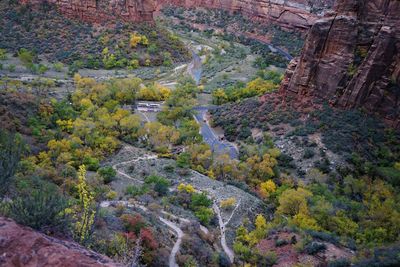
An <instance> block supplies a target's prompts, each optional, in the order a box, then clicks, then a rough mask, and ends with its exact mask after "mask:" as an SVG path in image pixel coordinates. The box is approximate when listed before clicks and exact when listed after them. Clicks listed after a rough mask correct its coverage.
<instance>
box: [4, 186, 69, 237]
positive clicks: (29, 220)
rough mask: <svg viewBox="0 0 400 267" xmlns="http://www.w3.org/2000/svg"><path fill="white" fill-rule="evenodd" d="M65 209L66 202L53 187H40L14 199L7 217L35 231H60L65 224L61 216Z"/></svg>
mask: <svg viewBox="0 0 400 267" xmlns="http://www.w3.org/2000/svg"><path fill="white" fill-rule="evenodd" d="M66 207H67V201H66V200H65V198H64V197H62V196H61V195H60V194H59V193H58V192H57V188H55V186H41V187H40V188H39V189H36V190H33V191H31V192H29V193H27V194H25V195H22V196H21V197H19V198H17V199H15V200H14V201H13V202H12V203H11V204H10V207H9V212H10V214H9V215H10V217H11V218H13V219H14V220H15V221H17V222H18V223H20V224H23V225H27V226H30V227H32V228H34V229H36V230H45V229H62V228H65V227H66V223H67V220H66V217H65V215H64V214H63V212H64V210H65V208H66Z"/></svg>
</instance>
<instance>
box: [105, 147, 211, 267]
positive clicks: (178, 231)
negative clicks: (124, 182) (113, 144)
mask: <svg viewBox="0 0 400 267" xmlns="http://www.w3.org/2000/svg"><path fill="white" fill-rule="evenodd" d="M127 148H128V149H129V147H127ZM156 158H157V156H156V155H145V156H142V157H137V158H135V159H133V160H128V161H124V162H119V163H116V164H114V165H113V166H112V167H113V169H114V170H115V171H116V172H117V173H118V174H119V175H122V176H123V177H125V178H128V179H130V180H134V181H136V182H139V183H141V184H143V183H144V182H143V181H141V180H139V179H136V178H133V177H132V176H130V175H128V174H126V173H124V172H123V171H120V170H118V166H121V165H125V164H130V163H134V162H138V161H140V160H149V159H156ZM111 204H122V205H124V206H127V207H130V208H133V207H137V208H140V209H141V210H143V211H147V210H148V209H147V208H146V207H145V206H142V205H140V204H138V203H135V204H132V203H130V202H128V201H103V202H101V203H100V206H101V207H103V208H105V207H108V206H110V205H111ZM161 213H162V214H165V215H168V216H171V217H173V218H177V219H179V220H181V221H184V222H190V221H189V220H187V219H185V218H179V217H177V216H175V215H173V214H170V213H168V212H166V211H161ZM158 219H159V220H160V221H161V222H163V223H164V224H165V225H167V226H168V227H169V228H171V229H172V230H173V231H174V232H175V233H176V234H177V237H178V238H177V240H176V242H175V244H174V246H173V248H172V250H171V253H170V255H169V267H178V264H177V263H176V254H177V253H178V251H179V250H180V248H181V243H182V237H183V236H184V233H183V231H182V229H181V228H179V226H177V225H176V224H175V223H173V222H171V221H169V220H167V219H164V218H163V217H161V216H159V217H158ZM204 228H205V227H204ZM206 229H207V228H206ZM203 231H204V230H203Z"/></svg>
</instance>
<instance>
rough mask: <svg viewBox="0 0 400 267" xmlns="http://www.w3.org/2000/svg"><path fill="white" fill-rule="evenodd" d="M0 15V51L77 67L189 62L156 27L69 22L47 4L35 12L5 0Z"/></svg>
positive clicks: (170, 36) (178, 46)
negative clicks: (29, 54) (23, 52)
mask: <svg viewBox="0 0 400 267" xmlns="http://www.w3.org/2000/svg"><path fill="white" fill-rule="evenodd" d="M0 15H1V16H0V17H1V18H0V20H1V24H0V33H1V34H0V47H1V48H5V49H7V50H8V51H10V52H13V53H16V52H17V51H18V50H19V49H20V48H26V49H28V50H30V51H34V52H36V54H38V55H43V56H45V57H46V58H47V59H48V60H49V61H53V62H56V61H61V62H64V63H67V64H72V63H74V64H75V65H77V67H78V68H82V67H87V68H123V67H129V66H130V67H132V68H135V67H138V66H139V65H142V66H159V65H162V64H166V61H168V63H169V64H171V63H173V62H180V61H186V60H188V58H189V54H188V51H187V50H186V48H185V47H184V45H183V43H181V42H180V41H179V40H178V39H177V38H176V37H175V36H174V35H173V34H171V33H169V32H168V31H166V30H164V29H161V28H158V27H156V26H154V25H147V24H143V23H142V24H132V23H124V22H118V21H111V22H110V25H108V27H100V26H94V25H92V24H86V23H83V22H79V21H77V20H72V19H68V18H66V17H64V16H62V15H60V14H59V13H58V12H57V11H56V9H55V7H54V6H53V5H50V4H41V5H40V6H38V7H35V8H33V7H32V6H30V5H19V4H15V3H14V4H12V3H11V4H9V3H7V1H2V2H1V3H0ZM105 49H106V50H105ZM134 60H136V61H137V63H135V64H133V63H132V61H134Z"/></svg>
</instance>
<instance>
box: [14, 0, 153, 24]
mask: <svg viewBox="0 0 400 267" xmlns="http://www.w3.org/2000/svg"><path fill="white" fill-rule="evenodd" d="M20 2H21V3H25V4H27V3H30V4H43V2H48V3H52V4H55V5H56V6H57V7H58V8H59V9H60V12H61V13H63V14H64V15H66V16H68V17H71V18H78V19H80V20H83V21H86V22H92V23H102V22H108V21H113V20H116V19H119V20H123V21H132V22H151V21H153V13H154V11H155V3H154V1H153V0H20Z"/></svg>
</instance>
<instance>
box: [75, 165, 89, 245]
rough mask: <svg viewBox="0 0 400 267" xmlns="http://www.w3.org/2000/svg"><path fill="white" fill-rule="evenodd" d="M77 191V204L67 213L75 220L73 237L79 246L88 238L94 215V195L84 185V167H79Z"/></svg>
mask: <svg viewBox="0 0 400 267" xmlns="http://www.w3.org/2000/svg"><path fill="white" fill-rule="evenodd" d="M77 190H78V195H79V200H78V203H77V204H76V205H75V206H74V207H73V208H72V209H71V210H69V212H70V213H72V217H73V218H74V220H75V223H74V237H75V239H76V240H78V241H79V242H80V243H81V244H84V243H85V242H86V241H87V240H88V238H89V237H90V232H91V228H92V225H93V223H94V216H95V214H96V209H95V201H94V195H93V193H92V192H91V191H90V189H89V186H88V185H87V183H86V167H85V165H81V166H80V167H79V171H78V184H77Z"/></svg>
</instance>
